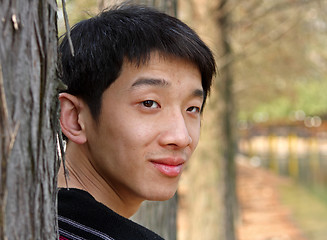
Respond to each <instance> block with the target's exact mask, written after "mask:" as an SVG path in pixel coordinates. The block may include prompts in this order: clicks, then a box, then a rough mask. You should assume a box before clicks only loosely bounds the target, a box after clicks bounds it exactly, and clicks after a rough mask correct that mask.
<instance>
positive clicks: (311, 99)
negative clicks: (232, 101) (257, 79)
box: [239, 79, 327, 121]
mask: <svg viewBox="0 0 327 240" xmlns="http://www.w3.org/2000/svg"><path fill="white" fill-rule="evenodd" d="M326 89H327V79H326V80H305V81H295V82H294V85H293V87H292V89H290V91H292V92H294V94H291V95H287V94H282V95H279V96H276V97H274V98H272V99H271V100H269V101H266V102H261V103H258V104H257V106H256V107H255V108H254V110H253V111H249V112H246V111H240V114H239V118H241V119H244V118H246V119H249V120H258V121H260V114H261V115H265V116H266V117H265V118H264V119H262V118H261V119H262V120H263V121H266V120H267V121H269V120H281V119H282V120H285V119H289V118H290V117H293V115H294V112H295V111H298V110H302V111H303V112H305V114H306V115H307V116H314V115H318V116H319V115H324V114H326V113H327V94H326ZM258 116H259V118H258Z"/></svg>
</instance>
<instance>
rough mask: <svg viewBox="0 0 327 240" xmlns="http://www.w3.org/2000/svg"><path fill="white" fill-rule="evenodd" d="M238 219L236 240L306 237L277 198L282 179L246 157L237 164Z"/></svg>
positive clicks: (296, 239) (295, 239)
mask: <svg viewBox="0 0 327 240" xmlns="http://www.w3.org/2000/svg"><path fill="white" fill-rule="evenodd" d="M237 171H238V172H237V174H238V175H237V176H238V179H237V184H238V197H239V201H240V208H241V218H240V219H241V220H240V223H239V225H238V240H307V239H306V238H304V237H303V235H302V234H301V231H300V229H298V228H297V227H296V225H295V223H294V222H292V220H291V212H290V210H289V209H287V208H286V207H285V206H283V205H282V204H281V202H280V196H279V193H278V185H279V184H281V183H282V182H283V181H287V180H285V179H282V178H280V177H278V176H275V175H274V174H272V173H270V172H269V171H267V170H265V169H261V168H255V167H253V166H251V165H250V164H248V163H247V162H246V161H239V162H238V164H237Z"/></svg>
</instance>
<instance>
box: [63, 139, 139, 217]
mask: <svg viewBox="0 0 327 240" xmlns="http://www.w3.org/2000/svg"><path fill="white" fill-rule="evenodd" d="M85 153H86V151H85V149H83V147H82V145H77V144H75V143H73V142H69V143H68V145H67V150H66V153H65V159H66V169H67V170H68V173H69V175H68V177H67V183H66V179H65V175H64V168H63V165H62V164H61V165H60V169H59V173H58V187H60V188H77V189H81V190H84V191H87V192H88V193H90V194H91V195H92V196H93V197H94V198H95V199H96V200H97V201H98V202H101V203H102V204H104V205H106V206H107V207H108V208H110V209H111V210H113V211H115V212H116V213H118V214H119V215H121V216H123V217H126V218H129V217H131V216H132V215H133V214H134V213H135V212H136V211H137V210H138V208H139V207H140V204H141V203H142V200H141V199H138V198H134V199H131V197H127V196H126V197H125V196H123V195H122V194H120V193H119V192H117V191H115V189H113V188H112V187H111V184H110V183H108V182H107V181H106V180H105V179H104V178H103V177H102V176H101V175H100V174H99V173H98V172H97V171H96V169H95V168H94V166H93V165H92V164H91V162H90V159H89V158H88V157H87V154H85Z"/></svg>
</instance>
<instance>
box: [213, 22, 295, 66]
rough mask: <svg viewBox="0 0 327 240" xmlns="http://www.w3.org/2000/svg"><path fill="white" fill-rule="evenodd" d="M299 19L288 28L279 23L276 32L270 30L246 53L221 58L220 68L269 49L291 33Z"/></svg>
mask: <svg viewBox="0 0 327 240" xmlns="http://www.w3.org/2000/svg"><path fill="white" fill-rule="evenodd" d="M298 20H299V19H298V18H297V19H296V20H295V21H294V22H292V23H291V24H289V26H286V27H285V24H284V23H285V22H286V21H284V22H283V23H281V24H280V25H281V27H280V28H279V29H277V30H272V31H270V32H269V33H267V34H266V35H264V36H263V37H262V39H261V41H257V42H256V44H255V45H254V47H252V48H251V47H249V48H247V49H249V50H246V51H242V52H240V53H236V54H231V55H228V56H223V57H222V58H221V59H220V61H221V62H220V64H219V66H220V67H221V68H224V67H226V66H227V65H228V64H231V63H232V62H235V61H240V60H242V59H245V58H247V57H249V56H251V55H254V54H256V53H257V52H259V51H261V50H262V49H265V48H267V47H269V46H270V45H272V44H273V43H275V42H276V41H278V40H280V39H281V38H282V37H283V36H285V35H286V34H287V33H288V32H289V31H291V30H292V29H293V28H294V27H295V26H296V25H297V24H298V23H299V21H298Z"/></svg>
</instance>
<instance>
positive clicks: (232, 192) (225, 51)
mask: <svg viewBox="0 0 327 240" xmlns="http://www.w3.org/2000/svg"><path fill="white" fill-rule="evenodd" d="M227 3H228V0H220V2H219V5H218V10H217V16H218V18H217V28H218V30H219V37H218V49H219V55H220V56H221V57H228V56H230V55H231V54H232V49H231V46H230V43H229V40H228V35H229V34H228V27H230V25H229V14H230V13H229V12H228V11H227V8H226V5H227ZM231 67H232V64H231V63H229V64H226V65H224V66H222V68H220V70H219V80H218V81H217V86H216V89H217V90H218V92H219V96H220V99H219V100H220V102H221V104H220V106H221V107H220V110H219V113H218V118H217V119H220V120H219V123H220V126H221V129H220V132H221V143H220V145H221V155H222V160H221V167H222V170H221V173H222V183H223V189H222V202H223V204H224V207H223V209H222V222H223V224H222V229H221V234H222V237H221V239H223V240H235V239H236V236H235V226H234V223H235V218H236V217H235V216H236V213H237V210H236V209H237V200H236V199H237V198H236V180H235V179H236V173H235V153H236V137H235V126H236V124H235V122H236V121H235V115H234V114H235V112H234V111H235V104H234V95H233V76H232V71H231Z"/></svg>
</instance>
